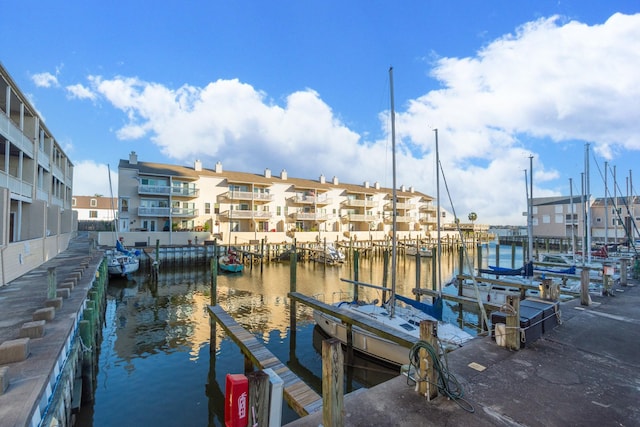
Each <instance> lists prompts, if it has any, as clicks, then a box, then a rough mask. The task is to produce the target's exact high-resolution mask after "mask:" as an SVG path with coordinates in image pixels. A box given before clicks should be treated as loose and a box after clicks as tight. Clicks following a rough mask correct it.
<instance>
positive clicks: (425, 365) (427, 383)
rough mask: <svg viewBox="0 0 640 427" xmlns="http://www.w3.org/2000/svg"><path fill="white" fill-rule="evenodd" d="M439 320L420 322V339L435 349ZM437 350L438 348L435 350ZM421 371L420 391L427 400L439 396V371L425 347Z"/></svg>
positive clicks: (420, 353)
mask: <svg viewBox="0 0 640 427" xmlns="http://www.w3.org/2000/svg"><path fill="white" fill-rule="evenodd" d="M437 337H438V322H437V321H435V320H422V321H421V322H420V340H422V341H425V342H426V343H427V344H429V345H430V346H431V347H432V348H433V349H434V350H435V349H437V348H438V338H437ZM435 351H437V350H435ZM419 356H420V366H419V368H420V372H419V374H418V378H420V381H419V382H418V393H420V395H422V396H425V397H426V398H427V400H432V399H435V398H436V397H438V373H437V372H436V370H435V360H433V356H432V354H431V353H429V352H428V351H427V350H426V349H425V348H420V350H419Z"/></svg>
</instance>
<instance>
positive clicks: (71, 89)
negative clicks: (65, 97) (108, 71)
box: [66, 84, 97, 101]
mask: <svg viewBox="0 0 640 427" xmlns="http://www.w3.org/2000/svg"><path fill="white" fill-rule="evenodd" d="M66 89H67V93H68V94H69V97H70V98H76V99H89V100H92V101H93V100H95V99H96V98H97V95H96V94H95V93H94V92H92V91H91V89H90V88H88V87H86V86H83V85H81V84H75V85H70V86H67V87H66Z"/></svg>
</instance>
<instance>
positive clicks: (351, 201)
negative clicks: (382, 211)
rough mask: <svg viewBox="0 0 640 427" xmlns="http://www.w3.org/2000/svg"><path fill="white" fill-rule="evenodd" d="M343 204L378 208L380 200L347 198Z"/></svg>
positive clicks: (345, 205)
mask: <svg viewBox="0 0 640 427" xmlns="http://www.w3.org/2000/svg"><path fill="white" fill-rule="evenodd" d="M341 205H342V206H344V207H357V208H376V207H378V206H379V205H380V202H378V201H377V200H358V199H347V200H345V201H344V202H342V203H341Z"/></svg>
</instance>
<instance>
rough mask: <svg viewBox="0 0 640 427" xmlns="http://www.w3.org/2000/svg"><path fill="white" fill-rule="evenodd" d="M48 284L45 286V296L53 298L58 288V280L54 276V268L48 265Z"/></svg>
mask: <svg viewBox="0 0 640 427" xmlns="http://www.w3.org/2000/svg"><path fill="white" fill-rule="evenodd" d="M47 274H48V280H49V285H48V287H47V298H48V299H54V298H55V297H56V291H57V288H58V280H57V278H56V268H55V267H49V268H48V269H47Z"/></svg>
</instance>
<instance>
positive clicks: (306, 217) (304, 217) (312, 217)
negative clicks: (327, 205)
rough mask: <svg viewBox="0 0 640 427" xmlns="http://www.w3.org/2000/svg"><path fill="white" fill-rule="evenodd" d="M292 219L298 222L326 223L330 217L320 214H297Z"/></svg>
mask: <svg viewBox="0 0 640 427" xmlns="http://www.w3.org/2000/svg"><path fill="white" fill-rule="evenodd" d="M291 217H292V218H293V219H294V220H296V221H326V220H327V219H329V216H328V215H327V214H324V213H318V212H295V213H292V214H291Z"/></svg>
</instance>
